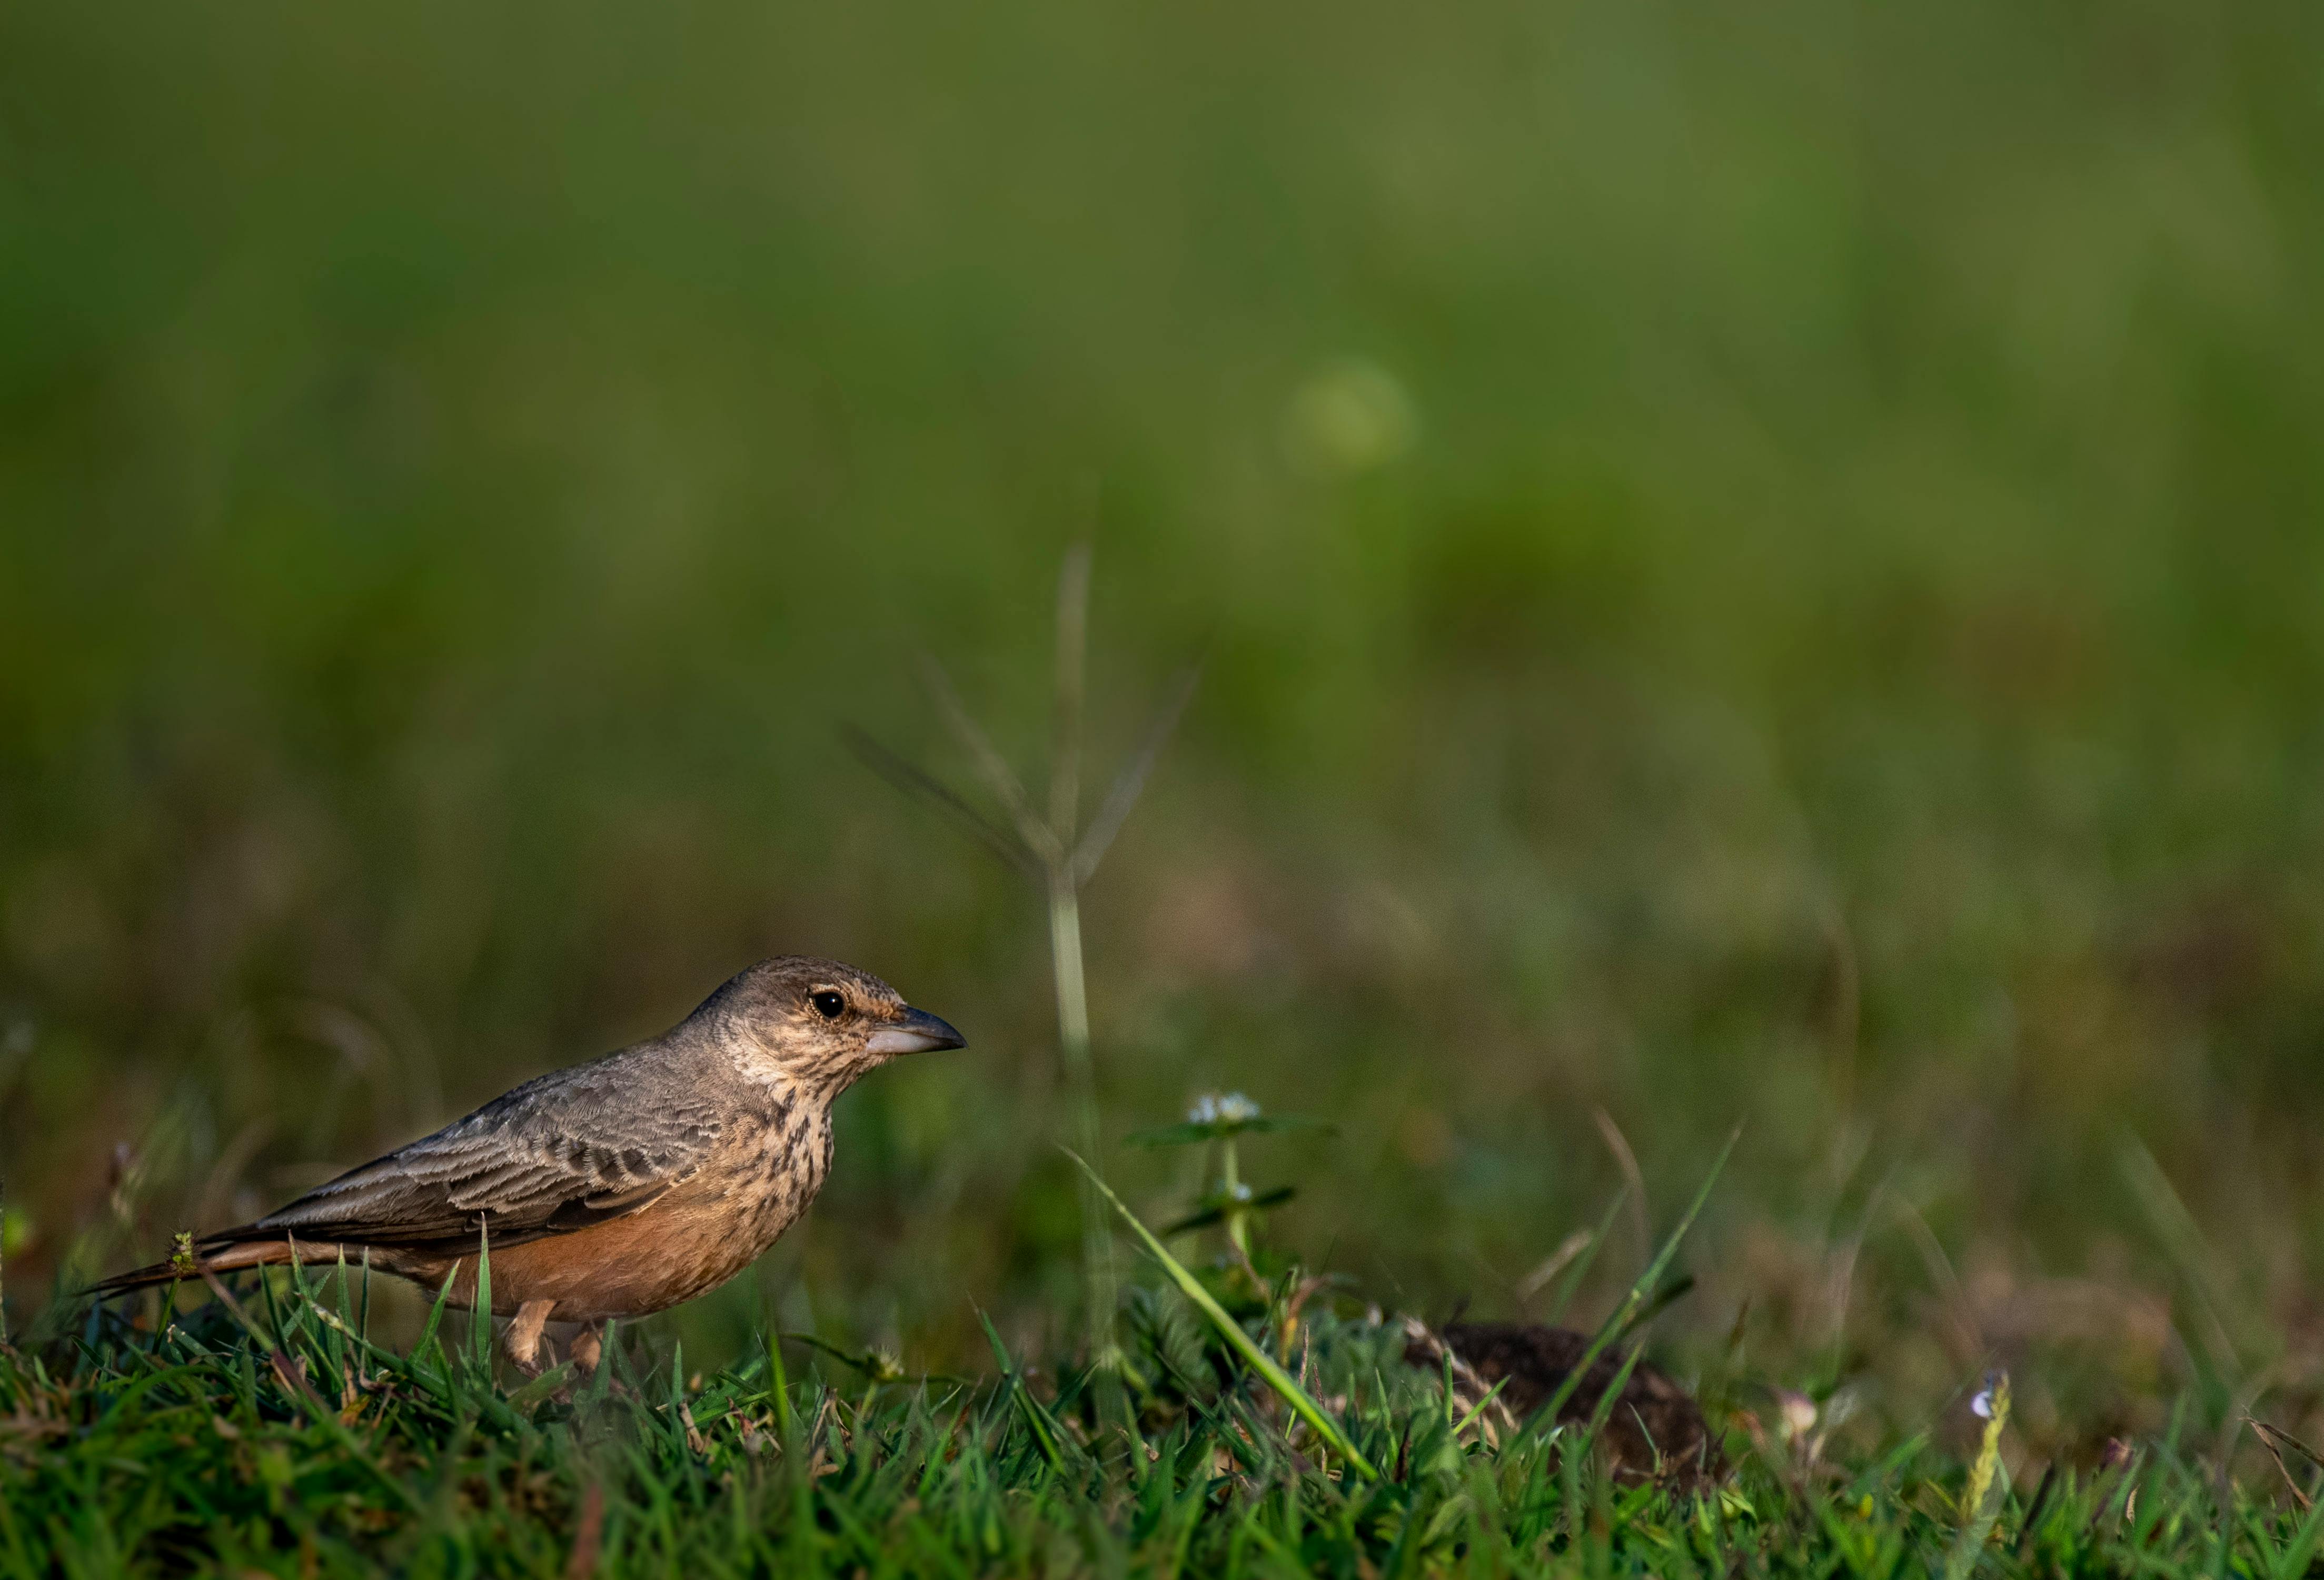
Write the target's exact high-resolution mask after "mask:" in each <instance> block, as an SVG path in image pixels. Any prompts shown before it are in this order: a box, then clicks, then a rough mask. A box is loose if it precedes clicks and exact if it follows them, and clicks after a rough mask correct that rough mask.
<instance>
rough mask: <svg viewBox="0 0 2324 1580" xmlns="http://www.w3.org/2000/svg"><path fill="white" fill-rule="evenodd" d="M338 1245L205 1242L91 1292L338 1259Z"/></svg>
mask: <svg viewBox="0 0 2324 1580" xmlns="http://www.w3.org/2000/svg"><path fill="white" fill-rule="evenodd" d="M338 1254H339V1248H338V1247H337V1245H318V1244H316V1243H312V1242H310V1241H301V1242H300V1243H298V1244H297V1245H296V1246H295V1247H294V1246H293V1245H292V1243H291V1242H290V1241H288V1240H241V1241H234V1242H230V1243H226V1244H224V1245H203V1246H199V1247H198V1248H195V1249H192V1250H186V1251H180V1252H179V1253H178V1254H177V1255H175V1256H173V1257H171V1259H170V1260H169V1261H156V1262H150V1263H148V1264H147V1265H145V1266H143V1267H134V1268H131V1269H130V1270H128V1271H127V1272H125V1273H115V1274H114V1275H113V1276H112V1277H111V1278H109V1279H106V1280H102V1281H101V1282H98V1283H95V1284H91V1285H90V1286H89V1287H88V1293H89V1294H91V1295H94V1296H96V1297H97V1298H98V1299H100V1300H106V1299H110V1298H113V1297H114V1296H115V1295H126V1294H128V1293H129V1292H130V1291H131V1290H133V1289H152V1287H153V1286H154V1285H156V1284H173V1283H177V1282H179V1281H180V1280H185V1279H198V1278H200V1277H201V1276H202V1273H203V1271H204V1270H208V1271H210V1272H214V1273H225V1272H234V1271H235V1270H238V1269H241V1268H246V1267H272V1266H277V1265H280V1264H281V1263H284V1262H288V1261H293V1260H296V1261H300V1262H302V1263H305V1264H307V1265H308V1266H310V1267H311V1266H313V1265H314V1264H316V1263H318V1262H325V1261H337V1258H338Z"/></svg>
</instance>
